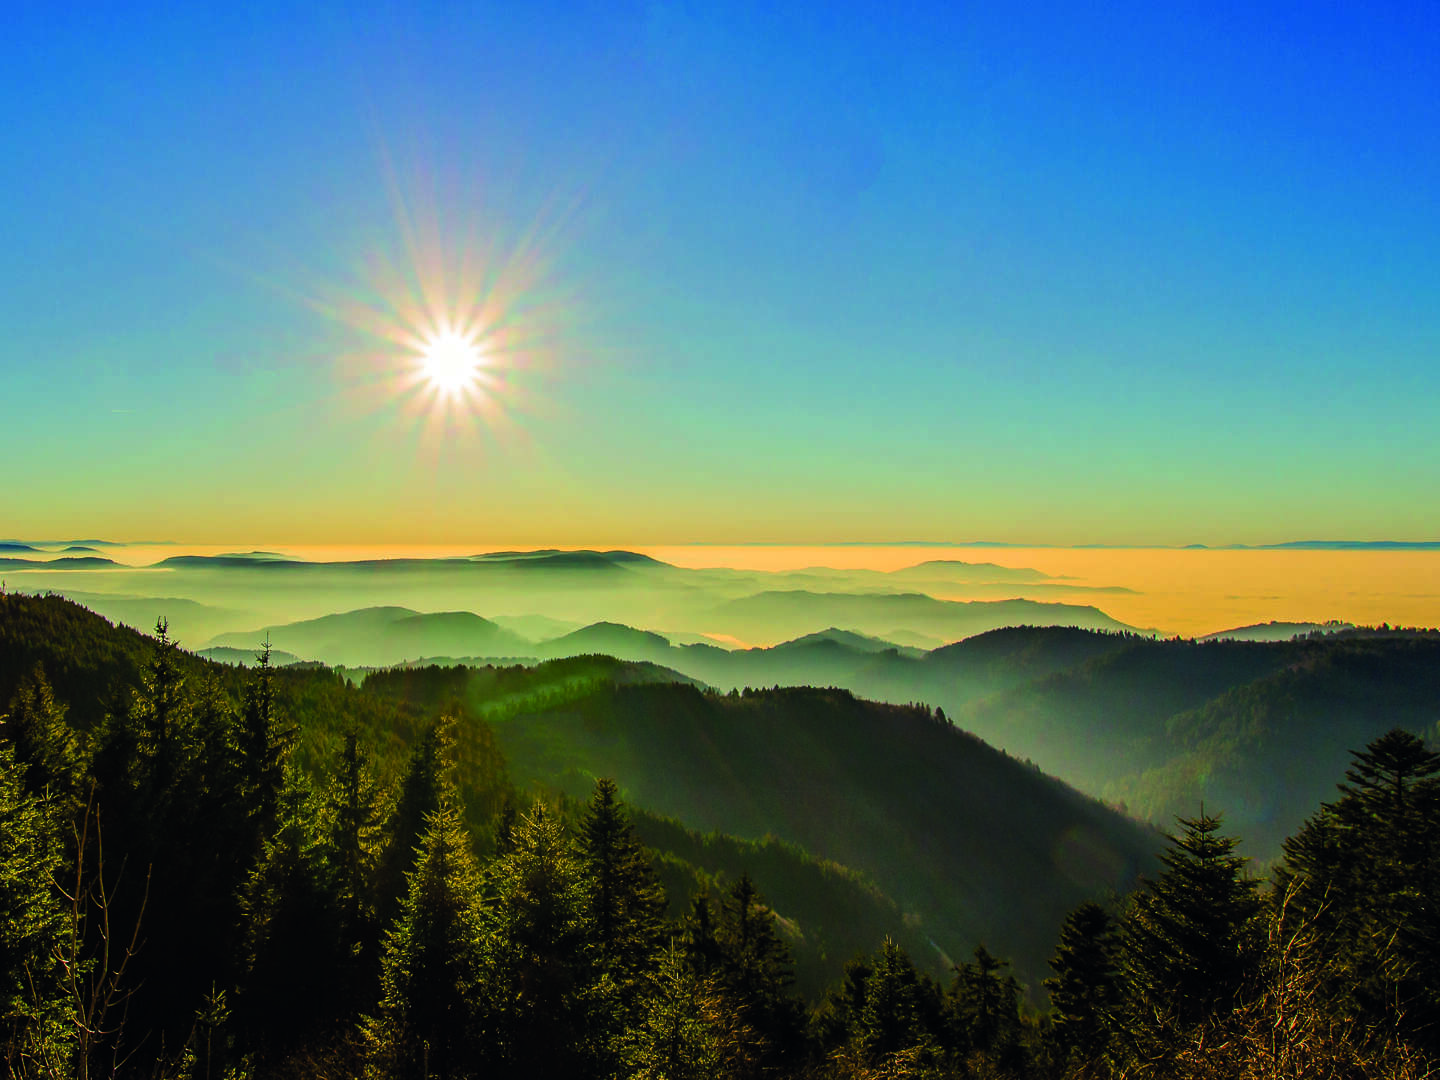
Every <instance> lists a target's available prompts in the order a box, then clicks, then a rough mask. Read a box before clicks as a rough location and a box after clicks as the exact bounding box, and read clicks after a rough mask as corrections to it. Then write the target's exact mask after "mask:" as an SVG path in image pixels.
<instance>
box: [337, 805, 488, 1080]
mask: <svg viewBox="0 0 1440 1080" xmlns="http://www.w3.org/2000/svg"><path fill="white" fill-rule="evenodd" d="M480 906H481V892H480V873H479V869H478V868H477V866H476V864H475V858H474V856H473V855H472V854H471V851H470V837H469V835H468V834H467V833H466V831H465V827H464V823H463V821H462V820H461V815H460V809H459V807H458V806H457V805H456V802H455V799H454V798H453V796H452V795H450V794H448V793H447V794H446V796H445V797H444V798H442V799H441V802H440V806H439V808H438V809H436V810H435V811H433V812H432V813H431V814H430V815H429V816H428V817H427V819H426V828H425V832H424V835H423V837H422V838H421V842H420V848H419V852H418V858H417V861H416V863H415V868H414V870H413V871H411V873H410V875H409V881H408V888H407V891H406V894H405V898H404V900H403V901H402V902H401V905H400V913H399V917H398V918H397V920H396V922H395V925H394V927H393V928H392V929H391V930H390V931H389V932H388V933H386V935H385V941H384V946H383V951H382V954H381V977H380V984H381V997H380V1005H379V1010H378V1013H377V1015H376V1017H375V1018H373V1019H370V1020H367V1021H366V1025H365V1028H366V1035H367V1039H368V1041H369V1044H370V1051H371V1058H372V1062H373V1064H374V1065H375V1067H376V1068H377V1070H378V1074H379V1075H381V1076H386V1077H395V1078H397V1080H404V1078H409V1077H417V1078H421V1080H428V1078H429V1077H436V1078H439V1080H460V1078H464V1077H469V1076H474V1075H477V1071H478V1070H479V1068H480V1062H481V1060H482V1057H483V1055H482V1047H481V1044H480V1042H479V1036H480V1032H481V1025H480V1018H479V1016H478V1015H477V1012H478V1009H479V1007H480V1005H481V1002H482V994H481V985H480V983H481V973H482V968H483V965H484V961H483V958H482V952H481V936H482V930H481V921H480V920H481V914H480Z"/></svg>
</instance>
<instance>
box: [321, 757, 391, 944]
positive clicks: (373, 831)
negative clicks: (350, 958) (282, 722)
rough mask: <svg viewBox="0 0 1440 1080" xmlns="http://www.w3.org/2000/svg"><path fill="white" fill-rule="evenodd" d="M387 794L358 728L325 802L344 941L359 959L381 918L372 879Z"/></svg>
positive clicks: (331, 869)
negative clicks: (380, 782)
mask: <svg viewBox="0 0 1440 1080" xmlns="http://www.w3.org/2000/svg"><path fill="white" fill-rule="evenodd" d="M383 798H384V792H383V791H382V790H381V788H380V785H379V782H378V781H377V780H376V778H375V775H374V771H373V769H372V768H371V766H370V755H369V753H368V752H367V751H366V749H365V748H364V747H363V746H362V745H361V743H360V739H359V736H358V735H357V734H356V732H355V731H354V730H350V731H347V732H346V733H345V736H344V740H343V742H342V745H341V750H340V756H339V760H338V761H337V762H336V772H335V775H334V777H333V778H332V780H331V782H330V785H329V788H328V791H327V794H326V800H325V813H324V818H325V820H326V823H327V836H326V838H325V857H326V863H327V864H328V868H329V873H330V875H331V877H332V879H333V886H332V888H333V891H334V894H335V897H336V900H337V902H338V903H339V909H340V926H339V931H340V938H341V941H342V944H343V946H344V948H345V949H346V950H347V951H348V952H351V953H353V954H355V955H357V956H358V955H359V954H360V953H362V952H364V951H365V949H366V947H367V946H368V944H369V943H370V942H371V940H372V938H373V937H374V929H375V924H376V919H377V912H376V896H375V891H374V879H375V872H376V868H377V867H378V865H379V856H380V847H379V842H380V826H381V821H382V818H383V813H384V807H383Z"/></svg>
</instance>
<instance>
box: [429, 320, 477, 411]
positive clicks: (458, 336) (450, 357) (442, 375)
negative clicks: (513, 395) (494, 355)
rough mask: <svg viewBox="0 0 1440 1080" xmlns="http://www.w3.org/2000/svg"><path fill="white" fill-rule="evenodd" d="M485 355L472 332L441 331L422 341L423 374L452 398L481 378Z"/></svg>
mask: <svg viewBox="0 0 1440 1080" xmlns="http://www.w3.org/2000/svg"><path fill="white" fill-rule="evenodd" d="M484 361H485V357H484V354H483V353H482V352H481V351H480V346H479V343H478V342H477V341H476V340H475V337H474V336H473V335H471V334H467V333H463V332H460V331H456V330H442V331H440V332H439V333H437V334H435V335H433V336H431V337H428V338H426V339H425V341H424V342H423V343H422V346H421V349H420V354H419V366H420V374H421V375H422V376H423V377H424V378H425V380H426V381H427V382H429V383H430V385H431V386H432V387H434V388H435V389H436V390H437V391H439V392H440V393H442V394H446V395H448V396H450V397H455V396H456V395H459V394H463V393H464V392H466V391H467V390H469V389H470V388H471V387H473V386H474V385H475V383H476V382H477V381H478V380H479V377H480V369H481V366H482V365H483V364H484Z"/></svg>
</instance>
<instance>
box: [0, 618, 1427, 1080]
mask: <svg viewBox="0 0 1440 1080" xmlns="http://www.w3.org/2000/svg"><path fill="white" fill-rule="evenodd" d="M1071 644H1074V642H1072V643H1071ZM1425 644H1426V643H1425V642H1424V641H1420V640H1417V642H1416V643H1415V648H1414V650H1413V653H1412V654H1411V657H1410V658H1411V660H1412V662H1413V663H1414V664H1415V665H1416V666H1417V668H1423V667H1424V666H1425V665H1426V664H1427V663H1428V662H1429V657H1428V653H1427V652H1426V651H1425V649H1424V647H1423V646H1424V645H1425ZM1067 648H1068V647H1067ZM1061 651H1064V650H1061ZM1110 655H1112V656H1114V655H1119V654H1117V653H1111V654H1110ZM1237 655H1238V654H1237ZM1376 656H1382V657H1383V658H1384V663H1383V664H1381V666H1380V667H1378V668H1375V667H1367V666H1366V661H1365V651H1364V649H1363V648H1362V649H1360V651H1359V652H1355V653H1333V654H1327V655H1326V656H1324V657H1321V658H1320V659H1319V660H1318V661H1317V662H1316V663H1315V664H1313V665H1311V666H1310V668H1308V669H1302V668H1301V667H1297V666H1294V665H1292V666H1291V667H1289V668H1287V669H1285V670H1284V671H1282V672H1279V673H1276V674H1275V675H1273V676H1266V675H1261V676H1260V677H1259V678H1258V679H1252V680H1251V682H1250V683H1248V684H1246V685H1247V686H1251V687H1261V688H1263V687H1264V686H1266V685H1267V680H1269V679H1271V678H1277V679H1282V680H1283V679H1285V678H1291V679H1295V680H1301V682H1299V683H1296V684H1295V685H1294V686H1291V687H1290V691H1291V692H1293V696H1294V697H1295V699H1296V700H1302V699H1303V697H1304V694H1305V692H1306V691H1303V687H1304V686H1312V687H1319V688H1320V689H1321V690H1322V691H1323V692H1324V693H1326V694H1328V695H1330V696H1332V697H1333V696H1337V695H1338V694H1339V693H1340V690H1341V688H1343V687H1345V686H1350V685H1358V684H1357V683H1355V681H1354V680H1355V679H1356V678H1357V677H1362V676H1363V678H1362V681H1363V679H1372V680H1373V678H1374V677H1375V672H1377V671H1382V670H1383V671H1393V670H1395V668H1394V658H1393V656H1391V655H1390V654H1389V653H1388V652H1386V651H1385V649H1384V648H1381V649H1380V651H1379V652H1378V653H1376ZM1357 658H1358V659H1357ZM267 659H268V658H267ZM1106 659H1107V657H1104V656H1097V657H1092V659H1091V660H1089V661H1085V663H1083V664H1082V665H1081V667H1082V668H1083V667H1085V666H1087V665H1088V664H1090V663H1092V662H1094V663H1103V662H1104V661H1105V660H1106ZM1373 659H1374V657H1371V660H1373ZM1356 664H1359V671H1360V676H1357V670H1356V669H1355V665H1356ZM1040 666H1044V662H1043V661H1042V662H1041V663H1040ZM1367 672H1368V674H1366V673H1367ZM1312 675H1313V676H1314V677H1315V678H1318V679H1319V680H1320V681H1319V682H1313V683H1305V682H1304V679H1305V678H1309V677H1311V676H1312ZM1416 677H1417V678H1418V676H1416ZM52 679H53V682H52ZM673 680H674V675H673V673H670V672H667V671H665V670H664V669H661V668H658V667H653V666H649V667H647V666H645V665H637V664H629V663H625V662H622V661H618V660H614V659H610V658H606V657H594V656H589V657H574V658H570V659H566V660H561V661H554V662H551V663H547V664H543V665H538V666H536V667H522V666H510V667H486V668H480V669H474V670H470V669H461V668H447V669H441V668H415V669H410V670H401V671H394V672H387V673H378V674H375V675H372V676H371V677H370V678H369V679H367V681H366V684H365V685H364V686H360V687H357V686H355V685H353V683H351V682H349V681H347V680H346V679H345V678H343V677H341V676H340V675H339V674H337V673H335V672H332V671H329V670H325V669H315V668H306V669H298V670H297V669H290V670H276V669H274V668H273V667H271V666H270V665H269V664H268V662H266V660H264V659H262V660H261V661H260V662H259V663H257V664H256V665H254V666H252V667H249V668H243V669H242V668H236V667H226V666H224V665H218V664H213V663H208V662H206V661H203V660H200V659H198V658H196V657H194V656H191V655H188V654H186V653H185V652H183V651H182V650H180V649H179V648H178V646H177V645H176V643H175V642H173V641H171V640H170V639H169V636H168V633H167V631H166V629H165V628H164V627H157V629H156V634H155V635H154V637H151V638H145V637H143V636H140V635H136V634H133V633H131V632H128V631H123V630H117V629H115V628H114V627H112V626H110V625H109V624H108V623H107V622H105V621H104V620H103V619H100V618H99V617H97V616H94V615H93V614H91V613H89V612H86V611H84V610H82V609H80V608H77V607H75V606H74V605H73V604H70V603H69V602H67V601H64V600H61V599H59V598H55V597H46V598H35V597H15V596H6V595H4V594H0V695H3V697H0V1075H3V1076H6V1077H13V1078H17V1080H19V1078H24V1080H28V1078H31V1077H36V1078H38V1077H47V1078H57V1077H58V1078H66V1080H69V1078H72V1077H73V1078H79V1077H96V1076H108V1077H112V1078H116V1077H118V1078H122V1080H128V1078H130V1077H135V1078H137V1080H138V1078H149V1080H200V1078H201V1077H205V1078H207V1080H210V1078H216V1080H219V1078H225V1080H272V1078H273V1080H295V1078H298V1077H321V1076H333V1077H360V1076H364V1077H367V1078H373V1080H432V1078H436V1077H439V1078H445V1080H479V1078H480V1077H512V1078H517V1080H518V1078H521V1077H524V1078H530V1077H550V1076H557V1077H559V1076H564V1077H576V1078H588V1080H630V1078H636V1080H638V1078H645V1080H654V1078H657V1077H672V1078H679V1077H684V1078H686V1080H689V1078H696V1080H698V1078H701V1077H704V1078H718V1080H757V1078H759V1077H776V1078H794V1080H862V1078H864V1080H873V1078H878V1077H882V1076H885V1077H901V1076H925V1077H933V1078H935V1080H979V1078H986V1080H998V1078H1011V1080H1120V1078H1122V1077H1137V1076H1147V1077H1156V1078H1157V1080H1214V1078H1218V1077H1227V1078H1228V1077H1247V1078H1251V1080H1300V1078H1302V1077H1310V1076H1317V1075H1323V1076H1345V1077H1351V1078H1354V1080H1382V1078H1383V1080H1420V1078H1422V1077H1426V1076H1434V1075H1435V1071H1434V1068H1433V1065H1432V1062H1433V1060H1434V1058H1433V1055H1434V1053H1435V1052H1436V1051H1437V1050H1440V1034H1437V1033H1440V976H1437V972H1440V963H1437V955H1436V953H1437V950H1436V942H1437V941H1440V930H1437V919H1436V915H1435V911H1434V904H1433V897H1434V895H1435V892H1436V887H1437V883H1440V847H1437V845H1436V844H1435V843H1434V837H1435V835H1436V832H1437V830H1440V755H1437V754H1435V753H1433V752H1431V751H1429V750H1428V749H1427V748H1426V747H1425V745H1424V743H1423V742H1421V740H1420V739H1418V738H1417V737H1416V736H1415V735H1414V734H1413V733H1409V732H1406V731H1403V730H1399V729H1395V730H1391V731H1388V732H1386V733H1385V734H1383V735H1382V736H1380V737H1379V738H1377V739H1375V740H1372V741H1371V742H1370V744H1369V745H1368V746H1367V747H1366V748H1365V749H1364V750H1358V751H1355V752H1353V754H1352V760H1351V764H1350V767H1349V768H1348V770H1347V771H1346V772H1345V773H1344V774H1343V775H1344V783H1343V784H1342V786H1341V787H1340V788H1339V789H1338V796H1335V795H1332V797H1331V800H1330V801H1329V802H1327V803H1326V804H1325V805H1323V806H1320V807H1318V808H1317V809H1316V810H1315V811H1314V812H1313V813H1312V815H1311V816H1310V817H1309V819H1308V820H1307V821H1306V823H1305V824H1304V826H1303V828H1301V829H1300V830H1298V831H1297V832H1296V833H1295V834H1294V835H1292V836H1291V837H1290V838H1289V839H1288V840H1287V841H1286V843H1285V849H1284V850H1285V857H1284V860H1283V862H1282V863H1281V864H1280V865H1279V866H1278V867H1277V868H1276V880H1275V886H1274V888H1273V889H1270V888H1267V887H1266V886H1265V885H1263V884H1262V882H1260V881H1259V880H1257V879H1256V878H1255V877H1254V876H1252V875H1251V874H1250V873H1248V872H1247V870H1246V868H1245V862H1244V860H1243V859H1240V858H1237V857H1236V856H1235V854H1234V846H1235V840H1234V838H1233V837H1230V836H1228V835H1226V834H1225V833H1224V832H1222V830H1221V822H1220V821H1219V820H1217V819H1216V818H1215V817H1213V816H1207V815H1204V814H1202V815H1201V816H1199V817H1197V818H1187V819H1185V820H1182V821H1181V822H1180V823H1179V829H1178V830H1177V832H1176V833H1175V834H1174V835H1172V836H1170V837H1169V838H1167V839H1166V840H1165V846H1164V850H1163V853H1162V854H1161V857H1160V859H1159V860H1157V861H1156V862H1154V863H1152V864H1150V867H1149V872H1148V873H1147V875H1146V877H1145V878H1143V879H1141V880H1140V881H1138V882H1136V883H1135V889H1134V892H1133V893H1131V895H1129V896H1120V895H1110V896H1109V897H1105V896H1104V894H1105V893H1106V892H1107V886H1114V887H1116V890H1117V891H1118V889H1123V888H1125V887H1127V886H1128V885H1129V884H1130V883H1131V882H1132V881H1134V876H1133V874H1134V869H1135V868H1136V867H1137V866H1140V865H1143V864H1145V862H1146V860H1147V858H1148V854H1147V853H1148V851H1149V850H1150V847H1149V842H1151V841H1154V840H1155V839H1157V838H1155V837H1154V836H1152V835H1151V834H1149V833H1147V832H1146V831H1145V830H1144V829H1143V828H1141V827H1139V826H1136V825H1135V824H1134V823H1132V822H1129V821H1127V820H1126V819H1124V818H1122V817H1120V816H1118V815H1116V814H1114V813H1113V812H1110V811H1107V810H1105V809H1104V808H1103V807H1101V806H1099V805H1098V804H1095V803H1093V802H1091V801H1089V800H1087V799H1085V798H1083V797H1082V796H1079V795H1077V794H1076V793H1075V792H1074V791H1072V790H1070V789H1068V788H1066V787H1065V786H1064V785H1061V784H1059V783H1058V782H1056V781H1054V780H1052V779H1049V778H1047V777H1044V776H1043V775H1041V774H1040V773H1039V772H1038V771H1037V770H1035V769H1034V768H1033V767H1031V766H1028V765H1023V764H1020V763H1018V762H1016V761H1014V760H1011V759H1007V758H1005V757H1004V756H1003V755H1000V754H998V753H996V752H995V751H994V750H992V749H990V748H989V747H988V746H986V745H985V744H983V743H981V742H980V741H979V740H978V739H976V738H974V737H973V736H969V735H966V734H965V733H963V732H961V731H959V730H957V729H956V728H954V727H953V726H952V725H951V724H950V723H949V722H948V721H946V720H945V719H944V718H943V717H942V716H941V715H940V714H939V713H938V711H932V710H931V709H930V708H929V707H926V706H919V705H911V706H887V705H877V704H874V703H872V702H867V701H863V700H860V699H858V698H856V697H854V696H852V695H851V694H849V693H847V692H845V691H838V690H816V689H804V688H802V689H791V690H779V689H775V690H771V691H761V692H751V693H734V694H719V693H716V692H713V691H707V690H704V689H701V688H699V687H696V686H694V685H690V684H685V683H676V682H675V681H673ZM1041 681H1042V682H1044V681H1045V680H1043V679H1042V680H1041ZM1222 696H1223V695H1222ZM1195 722H1196V723H1200V722H1201V720H1200V719H1199V718H1197V719H1196V721H1195ZM507 756H508V758H509V760H508V761H507ZM601 770H604V771H606V772H613V773H614V774H615V775H617V776H620V777H622V778H623V782H624V785H625V787H624V791H623V792H622V791H621V790H620V789H619V788H618V787H617V785H616V784H615V783H614V782H613V781H612V780H610V779H609V778H599V779H596V778H595V774H596V773H598V772H599V771H601ZM1333 778H1334V777H1332V779H1333ZM622 796H628V797H629V799H628V800H627V799H626V798H624V797H622ZM581 797H584V802H583V803H582V802H581V801H580V798H581ZM715 827H720V828H726V829H733V830H734V831H735V832H736V833H738V834H740V835H731V834H728V833H722V832H715V831H709V832H702V831H700V830H702V829H706V828H715ZM762 833H764V834H767V835H763V836H762V835H760V834H762ZM841 860H848V862H842V861H841ZM1096 895H1100V896H1101V897H1102V900H1103V901H1104V902H1103V903H1102V904H1096V903H1091V902H1088V900H1087V901H1086V902H1083V903H1079V904H1077V906H1075V907H1073V908H1072V909H1071V910H1070V911H1068V912H1067V913H1065V914H1064V916H1063V919H1061V918H1060V917H1059V916H1060V911H1061V909H1062V908H1063V907H1064V906H1065V905H1066V903H1067V902H1068V900H1067V898H1068V899H1069V900H1073V899H1076V898H1083V897H1091V896H1096ZM977 938H983V939H984V942H985V944H984V945H975V941H976V939H977ZM1006 951H1009V952H1010V953H1011V955H1012V956H1013V957H1014V958H1015V959H1016V960H1017V966H1016V967H1014V968H1012V967H1010V966H1008V965H1007V958H1006V956H1005V955H1004V953H1005V952H1006ZM942 953H949V954H950V955H949V957H944V956H942ZM1042 959H1045V960H1048V963H1046V964H1044V967H1043V968H1042V967H1041V960H1042ZM948 961H953V963H952V962H948ZM1045 969H1048V970H1049V971H1050V972H1051V977H1050V978H1048V979H1046V981H1045V989H1046V990H1048V991H1049V993H1048V1002H1047V1000H1046V997H1045V996H1044V995H1042V994H1041V993H1040V992H1039V987H1037V986H1036V985H1035V982H1034V979H1035V976H1036V974H1037V973H1038V972H1040V971H1043V970H1045ZM1015 973H1018V974H1020V975H1022V976H1023V977H1024V978H1025V979H1026V981H1029V982H1030V984H1031V985H1030V992H1029V993H1027V992H1026V990H1025V988H1024V987H1023V986H1022V985H1021V983H1020V982H1019V981H1017V979H1016V978H1015V977H1014V975H1015ZM797 991H799V992H797ZM802 995H803V996H802ZM1042 1009H1043V1010H1044V1011H1043V1013H1042V1012H1040V1010H1042Z"/></svg>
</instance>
